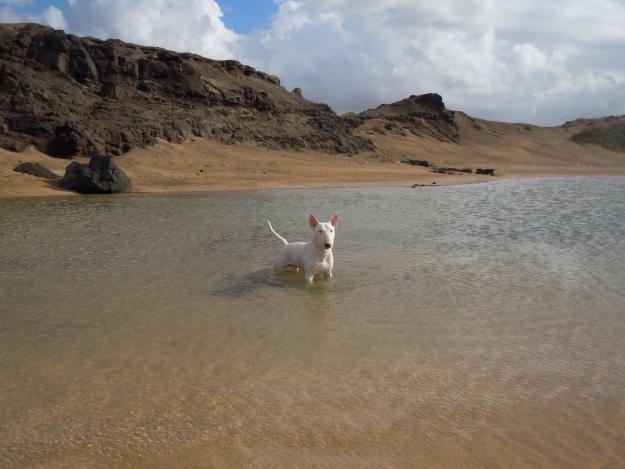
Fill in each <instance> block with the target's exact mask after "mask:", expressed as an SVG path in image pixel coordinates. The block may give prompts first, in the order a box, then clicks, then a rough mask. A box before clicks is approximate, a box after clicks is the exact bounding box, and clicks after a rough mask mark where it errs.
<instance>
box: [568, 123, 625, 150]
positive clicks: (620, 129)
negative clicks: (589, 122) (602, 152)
mask: <svg viewBox="0 0 625 469" xmlns="http://www.w3.org/2000/svg"><path fill="white" fill-rule="evenodd" d="M571 139H572V140H573V141H574V142H577V143H595V144H597V145H601V146H602V147H603V148H607V149H608V150H612V151H623V152H625V123H619V124H612V125H601V126H599V125H597V126H593V127H590V128H588V129H584V130H582V131H581V132H578V133H576V134H575V135H573V136H572V137H571Z"/></svg>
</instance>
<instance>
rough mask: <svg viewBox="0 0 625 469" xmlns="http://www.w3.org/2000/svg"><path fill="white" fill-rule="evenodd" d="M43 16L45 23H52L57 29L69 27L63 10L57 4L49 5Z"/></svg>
mask: <svg viewBox="0 0 625 469" xmlns="http://www.w3.org/2000/svg"><path fill="white" fill-rule="evenodd" d="M41 18H42V22H43V23H44V24H47V25H50V26H52V27H53V28H55V29H66V28H67V21H65V16H64V15H63V12H62V11H61V10H59V9H58V8H57V7H55V6H52V5H51V6H49V7H48V8H47V9H46V10H45V11H44V12H43V13H42V14H41Z"/></svg>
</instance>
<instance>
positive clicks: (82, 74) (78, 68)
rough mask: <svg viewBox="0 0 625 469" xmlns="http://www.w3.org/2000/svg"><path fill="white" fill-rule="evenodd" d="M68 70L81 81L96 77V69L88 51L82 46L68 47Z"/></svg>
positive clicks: (94, 79)
mask: <svg viewBox="0 0 625 469" xmlns="http://www.w3.org/2000/svg"><path fill="white" fill-rule="evenodd" d="M69 71H70V73H71V74H72V76H73V77H74V78H75V79H76V80H77V81H79V82H81V83H85V82H88V81H96V80H97V79H98V69H97V67H96V65H95V63H94V62H93V59H92V58H91V56H90V55H89V52H87V50H86V49H85V48H84V47H82V46H74V47H72V48H71V49H70V58H69Z"/></svg>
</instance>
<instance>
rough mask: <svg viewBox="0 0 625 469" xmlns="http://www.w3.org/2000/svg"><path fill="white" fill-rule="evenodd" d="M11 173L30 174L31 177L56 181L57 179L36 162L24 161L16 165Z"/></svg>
mask: <svg viewBox="0 0 625 469" xmlns="http://www.w3.org/2000/svg"><path fill="white" fill-rule="evenodd" d="M13 171H15V172H18V173H24V174H30V175H31V176H37V177H39V178H45V179H58V178H59V177H58V176H57V175H56V174H54V173H53V172H52V171H50V170H49V169H48V168H46V167H45V166H43V165H42V164H40V163H37V162H36V161H25V162H24V163H20V164H18V165H17V166H16V167H15V168H13Z"/></svg>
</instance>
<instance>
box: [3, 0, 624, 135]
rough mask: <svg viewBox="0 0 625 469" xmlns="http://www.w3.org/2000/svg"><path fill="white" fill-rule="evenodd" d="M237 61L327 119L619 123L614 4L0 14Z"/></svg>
mask: <svg viewBox="0 0 625 469" xmlns="http://www.w3.org/2000/svg"><path fill="white" fill-rule="evenodd" d="M24 21H30V22H39V23H45V24H48V25H50V26H53V27H55V28H60V29H65V30H66V31H68V32H71V33H74V34H77V35H82V36H87V35H88V36H96V37H101V38H110V37H115V38H119V39H122V40H125V41H128V42H132V43H135V44H144V45H152V46H160V47H164V48H167V49H171V50H176V51H189V52H195V53H198V54H201V55H203V56H205V57H209V58H213V59H226V58H232V59H237V60H239V61H241V62H243V63H245V64H249V65H252V66H254V67H256V68H257V69H259V70H263V71H265V72H268V73H271V74H274V75H278V76H279V77H280V78H281V80H282V83H283V85H284V86H285V87H286V88H288V89H292V88H294V87H298V88H301V89H302V91H303V94H304V96H305V97H306V98H308V99H311V100H314V101H317V102H324V103H327V104H329V105H330V106H332V108H333V109H334V110H336V111H337V112H339V113H341V112H347V111H362V110H364V109H367V108H371V107H375V106H377V105H379V104H381V103H389V102H393V101H398V100H400V99H402V98H405V97H407V96H409V95H411V94H423V93H430V92H434V93H439V94H441V95H442V96H443V99H444V101H445V104H446V105H447V106H448V107H449V108H450V109H457V110H462V111H465V112H467V113H468V114H470V115H473V116H475V117H482V118H486V119H492V120H502V121H508V122H529V123H534V124H539V125H559V124H562V123H563V122H564V121H566V120H570V119H575V118H577V117H599V116H605V115H622V114H625V62H624V61H623V60H622V56H623V51H624V50H625V28H623V24H625V0H593V1H592V2H590V1H588V0H567V1H566V2H564V1H560V2H556V1H552V2H546V1H544V0H524V1H523V2H519V1H518V0H0V22H24Z"/></svg>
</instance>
